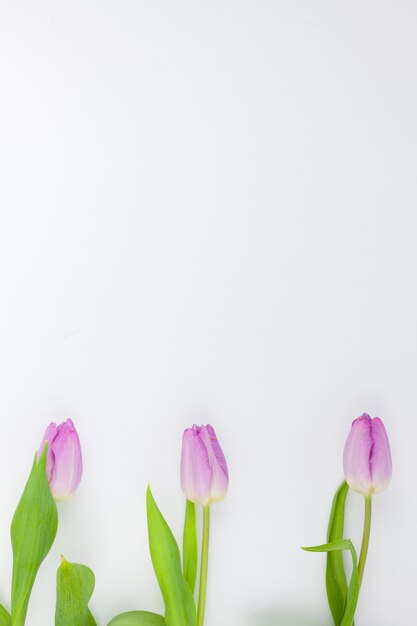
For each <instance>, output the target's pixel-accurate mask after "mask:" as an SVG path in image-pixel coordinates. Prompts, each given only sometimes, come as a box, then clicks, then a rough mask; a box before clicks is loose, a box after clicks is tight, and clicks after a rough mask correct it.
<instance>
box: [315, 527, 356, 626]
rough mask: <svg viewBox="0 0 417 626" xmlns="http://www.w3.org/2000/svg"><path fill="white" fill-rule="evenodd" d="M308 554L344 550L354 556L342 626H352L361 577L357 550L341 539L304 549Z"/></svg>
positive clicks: (349, 542) (348, 541)
mask: <svg viewBox="0 0 417 626" xmlns="http://www.w3.org/2000/svg"><path fill="white" fill-rule="evenodd" d="M303 550H307V551H308V552H334V551H335V552H337V551H342V550H349V551H350V554H351V556H352V565H353V567H352V575H351V577H350V583H349V587H348V590H347V595H346V604H345V609H344V613H343V618H342V621H341V622H340V626H352V624H353V618H354V617H355V611H356V605H357V603H358V597H359V575H358V559H357V556H356V550H355V548H354V546H353V543H352V542H351V541H350V539H340V540H339V541H333V542H331V543H326V544H323V545H321V546H313V547H311V548H303Z"/></svg>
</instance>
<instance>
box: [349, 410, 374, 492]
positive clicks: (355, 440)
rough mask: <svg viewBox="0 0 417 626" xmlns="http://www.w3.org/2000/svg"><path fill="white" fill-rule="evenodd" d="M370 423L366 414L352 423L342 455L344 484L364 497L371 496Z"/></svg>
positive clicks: (371, 439)
mask: <svg viewBox="0 0 417 626" xmlns="http://www.w3.org/2000/svg"><path fill="white" fill-rule="evenodd" d="M371 422H372V420H371V418H370V417H369V415H368V414H367V413H364V414H363V415H362V416H361V417H358V419H356V420H355V421H354V422H353V424H352V428H351V431H350V433H349V436H348V438H347V441H346V444H345V449H344V454H343V469H344V472H345V477H346V482H347V483H348V484H349V487H351V488H352V489H353V490H354V491H358V492H359V493H362V494H363V495H365V496H367V495H371V493H372V491H373V488H372V475H371V467H370V463H369V459H370V455H371V450H372V447H373V443H374V442H373V438H372V431H371Z"/></svg>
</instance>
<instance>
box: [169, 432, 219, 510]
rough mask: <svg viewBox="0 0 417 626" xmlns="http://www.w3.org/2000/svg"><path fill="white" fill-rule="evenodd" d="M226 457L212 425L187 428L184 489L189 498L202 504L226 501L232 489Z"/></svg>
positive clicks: (182, 460)
mask: <svg viewBox="0 0 417 626" xmlns="http://www.w3.org/2000/svg"><path fill="white" fill-rule="evenodd" d="M228 485H229V474H228V470H227V464H226V459H225V457H224V454H223V452H222V449H221V447H220V444H219V442H218V440H217V437H216V433H215V432H214V429H213V428H212V426H210V425H209V424H207V426H196V425H195V424H194V426H193V427H192V428H187V429H186V430H185V431H184V435H183V439H182V457H181V488H182V491H183V493H184V495H185V497H186V498H187V499H188V500H191V502H195V503H198V504H202V505H204V506H205V505H207V504H212V503H213V502H219V501H220V500H222V499H223V498H224V497H225V495H226V493H227V489H228Z"/></svg>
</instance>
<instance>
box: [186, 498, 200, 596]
mask: <svg viewBox="0 0 417 626" xmlns="http://www.w3.org/2000/svg"><path fill="white" fill-rule="evenodd" d="M197 563H198V546H197V529H196V522H195V505H194V502H191V501H190V500H187V501H186V505H185V520H184V534H183V572H184V578H185V580H186V581H187V582H188V584H189V585H190V589H191V591H192V592H193V593H194V590H195V582H196V580H197Z"/></svg>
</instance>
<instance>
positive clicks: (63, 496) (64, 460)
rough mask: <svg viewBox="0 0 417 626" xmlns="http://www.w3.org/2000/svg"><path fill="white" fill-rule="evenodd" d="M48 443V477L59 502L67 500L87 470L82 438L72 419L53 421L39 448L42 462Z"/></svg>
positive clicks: (52, 491)
mask: <svg viewBox="0 0 417 626" xmlns="http://www.w3.org/2000/svg"><path fill="white" fill-rule="evenodd" d="M45 442H48V452H47V457H46V477H47V479H48V482H49V487H50V489H51V493H52V496H53V497H54V499H55V500H56V501H57V502H61V501H62V500H67V499H68V498H69V497H70V496H72V494H73V493H74V492H75V490H76V489H77V487H78V485H79V483H80V480H81V476H82V471H83V462H82V455H81V446H80V440H79V438H78V434H77V431H76V429H75V426H74V424H73V423H72V420H70V419H67V420H66V421H65V422H62V423H61V424H59V426H57V425H56V424H55V423H54V422H52V423H51V424H49V426H48V428H47V429H46V431H45V434H44V436H43V439H42V443H41V445H40V448H39V451H38V461H39V459H40V457H41V456H42V452H43V450H44V448H45Z"/></svg>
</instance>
